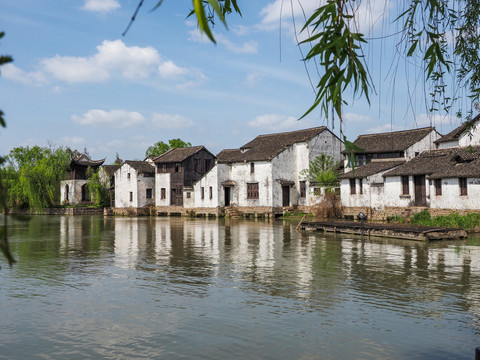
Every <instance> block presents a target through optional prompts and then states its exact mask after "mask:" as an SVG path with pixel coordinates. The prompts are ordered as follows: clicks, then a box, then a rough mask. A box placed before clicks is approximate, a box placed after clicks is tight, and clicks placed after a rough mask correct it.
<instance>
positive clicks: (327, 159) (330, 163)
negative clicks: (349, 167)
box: [300, 154, 340, 192]
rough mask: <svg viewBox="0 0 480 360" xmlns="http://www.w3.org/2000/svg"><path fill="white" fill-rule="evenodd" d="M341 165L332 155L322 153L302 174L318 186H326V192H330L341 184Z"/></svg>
mask: <svg viewBox="0 0 480 360" xmlns="http://www.w3.org/2000/svg"><path fill="white" fill-rule="evenodd" d="M339 166H340V163H339V162H337V161H335V160H334V159H333V158H332V157H331V156H329V155H325V154H321V155H319V156H317V157H316V158H315V159H314V160H313V161H312V162H310V164H309V165H308V169H305V170H303V171H302V172H301V173H300V175H301V176H303V177H304V178H305V180H308V181H309V182H314V183H316V184H317V185H318V186H321V187H323V188H325V191H326V192H329V191H332V190H333V189H334V188H335V187H337V186H338V185H339V181H338V173H339Z"/></svg>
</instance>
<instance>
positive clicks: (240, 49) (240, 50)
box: [188, 28, 258, 54]
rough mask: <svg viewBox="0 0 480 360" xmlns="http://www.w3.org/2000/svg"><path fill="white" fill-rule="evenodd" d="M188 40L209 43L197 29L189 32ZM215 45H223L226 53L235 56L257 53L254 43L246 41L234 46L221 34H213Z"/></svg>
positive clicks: (256, 46) (255, 43)
mask: <svg viewBox="0 0 480 360" xmlns="http://www.w3.org/2000/svg"><path fill="white" fill-rule="evenodd" d="M189 34H190V36H189V38H188V39H189V40H191V41H194V42H197V43H202V44H205V43H211V41H210V39H209V38H208V37H207V36H206V35H204V34H203V33H201V32H200V30H199V29H197V28H196V29H193V30H191V31H190V32H189ZM213 36H214V37H215V40H216V41H217V44H219V45H223V46H224V47H225V48H226V49H227V50H228V51H230V52H233V53H235V54H256V53H257V52H258V43H257V42H256V41H247V42H244V43H243V44H241V45H238V44H235V43H234V42H232V41H231V40H229V39H228V38H227V37H226V36H225V35H223V34H217V33H215V32H213Z"/></svg>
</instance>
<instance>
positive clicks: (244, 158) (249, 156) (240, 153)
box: [217, 126, 327, 163]
mask: <svg viewBox="0 0 480 360" xmlns="http://www.w3.org/2000/svg"><path fill="white" fill-rule="evenodd" d="M326 129H327V128H326V127H325V126H320V127H315V128H310V129H304V130H298V131H290V132H283V133H276V134H267V135H259V136H257V137H256V138H255V139H253V140H252V141H250V142H248V143H247V144H245V145H243V146H242V147H241V148H240V149H228V150H223V151H221V152H220V153H219V154H218V155H217V160H218V162H220V163H222V162H224V163H225V162H248V161H270V160H272V159H273V158H274V157H275V156H277V155H278V154H280V153H281V152H282V151H283V150H285V149H286V148H288V147H289V146H292V145H293V144H295V143H299V142H305V141H308V140H310V139H312V138H313V137H315V136H317V135H318V134H320V133H322V132H323V131H325V130H326Z"/></svg>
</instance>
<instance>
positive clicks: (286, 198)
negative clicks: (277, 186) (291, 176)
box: [282, 185, 290, 206]
mask: <svg viewBox="0 0 480 360" xmlns="http://www.w3.org/2000/svg"><path fill="white" fill-rule="evenodd" d="M282 206H290V186H288V185H284V186H282Z"/></svg>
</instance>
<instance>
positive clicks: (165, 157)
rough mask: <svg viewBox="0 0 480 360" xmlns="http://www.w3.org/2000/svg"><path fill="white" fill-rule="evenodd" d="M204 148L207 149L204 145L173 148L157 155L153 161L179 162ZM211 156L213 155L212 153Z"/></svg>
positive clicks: (156, 162) (157, 162)
mask: <svg viewBox="0 0 480 360" xmlns="http://www.w3.org/2000/svg"><path fill="white" fill-rule="evenodd" d="M202 149H205V150H206V151H208V150H207V149H206V148H205V147H204V146H202V145H199V146H191V147H186V148H174V149H170V150H168V151H167V152H166V153H163V154H162V155H159V156H157V157H156V158H155V159H154V160H153V161H154V162H155V164H160V163H177V162H178V163H180V162H182V161H184V160H185V159H187V158H189V157H190V156H192V155H195V154H196V153H197V152H199V151H200V150H202ZM212 156H213V155H212Z"/></svg>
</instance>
